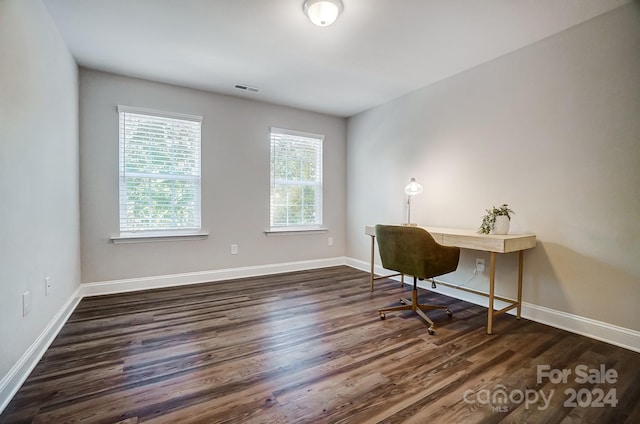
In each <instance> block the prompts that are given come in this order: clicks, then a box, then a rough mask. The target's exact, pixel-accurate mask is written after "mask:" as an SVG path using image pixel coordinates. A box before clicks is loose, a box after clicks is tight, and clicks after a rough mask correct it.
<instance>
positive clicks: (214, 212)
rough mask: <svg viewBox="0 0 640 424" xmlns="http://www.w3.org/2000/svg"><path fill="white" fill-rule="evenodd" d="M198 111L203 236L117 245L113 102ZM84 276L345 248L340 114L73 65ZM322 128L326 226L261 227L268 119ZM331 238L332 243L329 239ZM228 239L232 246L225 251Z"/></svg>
mask: <svg viewBox="0 0 640 424" xmlns="http://www.w3.org/2000/svg"><path fill="white" fill-rule="evenodd" d="M118 104H123V105H128V106H138V107H145V108H150V109H157V110H166V111H172V112H179V113H187V114H193V115H201V116H203V118H204V119H203V124H202V225H203V231H206V232H208V233H209V237H208V238H207V239H206V240H192V241H165V242H153V243H136V244H118V245H114V244H112V243H111V242H110V240H109V238H110V237H112V236H116V235H118V231H119V229H118V228H119V227H118V114H117V112H116V105H118ZM80 110H81V113H80V117H81V118H80V121H81V123H80V136H81V147H80V152H81V160H80V162H81V166H80V168H81V169H80V194H81V234H82V281H83V282H98V281H110V280H119V279H128V278H133V277H149V276H156V275H170V274H178V273H185V272H195V271H209V270H217V269H227V268H236V267H245V266H254V265H263V264H274V263H284V262H293V261H304V260H312V259H325V258H333V257H342V256H344V254H345V249H346V247H345V246H346V243H345V227H346V224H345V221H346V219H345V215H346V198H345V195H346V187H345V178H346V176H345V175H346V120H345V119H343V118H338V117H333V116H327V115H322V114H317V113H311V112H305V111H301V110H296V109H292V108H286V107H281V106H275V105H270V104H266V103H261V102H257V101H253V100H247V99H241V98H236V97H230V96H224V95H220V94H214V93H210V92H204V91H198V90H193V89H187V88H182V87H177V86H172V85H166V84H159V83H155V82H150V81H144V80H139V79H134V78H127V77H123V76H117V75H113V74H108V73H102V72H97V71H93V70H87V69H81V70H80ZM270 126H277V127H281V128H289V129H294V130H299V131H306V132H311V133H318V134H324V135H325V136H326V137H325V142H324V167H325V173H324V224H325V226H326V227H327V228H328V229H329V232H328V233H325V234H313V235H286V236H284V235H280V236H270V237H268V236H266V235H265V233H264V230H265V229H266V228H267V227H268V225H269V149H270V138H269V127H270ZM328 237H333V239H334V245H333V246H329V245H328ZM231 244H238V247H239V254H238V255H231V250H230V249H231Z"/></svg>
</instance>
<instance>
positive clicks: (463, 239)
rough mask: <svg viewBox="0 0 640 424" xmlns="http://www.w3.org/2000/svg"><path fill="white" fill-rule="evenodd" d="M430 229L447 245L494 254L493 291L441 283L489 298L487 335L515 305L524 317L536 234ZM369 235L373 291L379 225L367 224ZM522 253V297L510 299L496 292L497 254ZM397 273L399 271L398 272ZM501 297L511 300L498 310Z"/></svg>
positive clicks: (520, 257) (491, 272)
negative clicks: (527, 256) (527, 263)
mask: <svg viewBox="0 0 640 424" xmlns="http://www.w3.org/2000/svg"><path fill="white" fill-rule="evenodd" d="M421 228H424V229H425V230H427V231H428V232H429V233H430V234H431V235H432V236H433V238H434V239H435V240H436V241H437V242H438V243H440V244H443V245H446V246H458V247H460V248H462V249H473V250H482V251H485V252H489V253H490V256H491V257H490V264H489V293H485V292H482V291H479V290H474V289H469V288H466V287H460V286H455V285H452V284H448V283H443V282H438V284H442V285H443V286H446V287H451V288H455V289H458V290H463V291H466V292H469V293H474V294H477V295H480V296H485V297H488V298H489V311H488V314H487V315H488V316H487V334H491V333H492V331H493V318H494V317H496V316H498V315H500V314H503V313H505V312H507V311H509V310H511V309H513V308H516V310H517V313H516V317H517V318H518V319H520V312H521V309H522V270H523V268H524V251H525V250H526V249H532V248H534V247H536V236H535V234H505V235H489V234H478V233H477V232H475V231H474V230H459V229H455V228H437V227H421ZM364 232H365V234H366V235H368V236H370V237H371V291H373V282H374V280H377V279H379V278H386V277H375V275H374V263H373V261H374V254H375V238H376V229H375V225H366V226H365V227H364ZM510 252H518V256H519V258H518V298H517V300H514V299H508V298H505V297H501V296H496V295H495V279H496V253H510ZM396 275H397V274H396ZM496 299H498V300H501V301H503V302H506V303H508V305H507V306H506V307H504V308H502V309H500V310H495V309H494V307H493V305H494V301H495V300H496Z"/></svg>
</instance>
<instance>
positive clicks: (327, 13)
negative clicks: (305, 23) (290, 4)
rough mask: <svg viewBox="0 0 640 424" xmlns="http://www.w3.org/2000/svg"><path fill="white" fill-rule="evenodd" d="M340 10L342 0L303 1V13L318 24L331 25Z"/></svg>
mask: <svg viewBox="0 0 640 424" xmlns="http://www.w3.org/2000/svg"><path fill="white" fill-rule="evenodd" d="M341 11H342V1H340V0H306V1H305V2H304V13H305V14H306V15H307V16H308V17H309V19H310V20H311V22H313V23H314V24H315V25H318V26H329V25H331V24H332V23H334V22H335V20H336V19H338V15H339V14H340V12H341Z"/></svg>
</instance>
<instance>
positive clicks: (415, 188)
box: [404, 178, 423, 196]
mask: <svg viewBox="0 0 640 424" xmlns="http://www.w3.org/2000/svg"><path fill="white" fill-rule="evenodd" d="M422 190H423V189H422V185H420V184H418V183H417V182H416V179H415V178H411V182H410V183H409V184H407V186H406V187H405V188H404V193H405V194H406V195H407V196H415V195H416V194H420V193H422Z"/></svg>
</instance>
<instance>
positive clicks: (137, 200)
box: [118, 106, 202, 234]
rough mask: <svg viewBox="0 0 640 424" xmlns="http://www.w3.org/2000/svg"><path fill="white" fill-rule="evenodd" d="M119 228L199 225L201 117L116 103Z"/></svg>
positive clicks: (162, 229)
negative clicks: (118, 120)
mask: <svg viewBox="0 0 640 424" xmlns="http://www.w3.org/2000/svg"><path fill="white" fill-rule="evenodd" d="M118 113H119V115H120V131H119V132H120V232H121V233H125V234H126V233H139V232H158V233H159V234H179V233H189V232H194V231H198V230H200V227H201V225H200V223H201V220H200V143H201V134H200V130H201V124H202V117H199V116H190V115H182V114H175V113H169V112H159V111H151V110H145V109H140V108H133V107H129V106H118Z"/></svg>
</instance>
